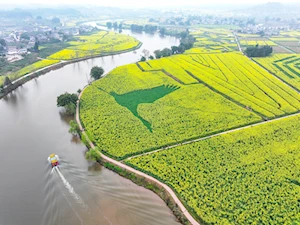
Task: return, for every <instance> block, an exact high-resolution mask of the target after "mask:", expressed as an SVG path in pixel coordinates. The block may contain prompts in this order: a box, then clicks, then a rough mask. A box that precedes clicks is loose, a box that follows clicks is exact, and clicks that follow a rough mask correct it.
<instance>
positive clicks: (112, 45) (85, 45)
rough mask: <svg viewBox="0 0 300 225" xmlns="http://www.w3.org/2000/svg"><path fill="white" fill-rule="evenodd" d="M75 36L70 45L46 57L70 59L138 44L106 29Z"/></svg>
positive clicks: (129, 38) (127, 48)
mask: <svg viewBox="0 0 300 225" xmlns="http://www.w3.org/2000/svg"><path fill="white" fill-rule="evenodd" d="M77 38H78V39H79V40H78V41H72V42H69V44H70V45H71V46H70V47H68V48H66V49H63V50H61V51H59V52H57V53H55V54H53V55H50V56H49V57H48V58H49V59H59V60H71V59H77V58H83V57H88V56H94V55H101V54H107V53H115V52H120V51H124V50H129V49H133V48H135V47H137V46H138V45H139V44H140V42H139V41H138V40H136V39H134V38H133V37H131V36H128V35H123V34H117V33H114V32H107V31H100V32H99V33H96V34H93V35H90V36H78V37H77Z"/></svg>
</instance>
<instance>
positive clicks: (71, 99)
mask: <svg viewBox="0 0 300 225" xmlns="http://www.w3.org/2000/svg"><path fill="white" fill-rule="evenodd" d="M77 100H78V96H77V95H76V94H69V93H67V92H66V93H65V94H62V95H60V96H58V97H57V106H61V107H64V108H65V110H66V113H67V114H69V115H75V113H76V102H77Z"/></svg>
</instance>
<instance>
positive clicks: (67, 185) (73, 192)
mask: <svg viewBox="0 0 300 225" xmlns="http://www.w3.org/2000/svg"><path fill="white" fill-rule="evenodd" d="M54 170H55V171H56V172H57V174H58V176H59V177H60V179H61V180H62V181H63V183H64V185H65V187H66V188H67V189H68V191H69V193H70V194H71V195H72V196H73V197H74V198H75V199H76V201H77V202H78V203H79V204H81V205H82V206H83V207H84V208H85V209H86V210H88V206H87V205H86V204H85V203H84V201H83V200H82V199H81V198H80V196H79V195H78V194H77V193H76V192H75V191H74V188H73V187H72V185H71V184H70V183H69V182H68V181H67V179H66V178H65V177H64V175H63V174H62V173H61V172H60V170H59V168H58V167H53V169H52V171H51V173H52V172H53V171H54Z"/></svg>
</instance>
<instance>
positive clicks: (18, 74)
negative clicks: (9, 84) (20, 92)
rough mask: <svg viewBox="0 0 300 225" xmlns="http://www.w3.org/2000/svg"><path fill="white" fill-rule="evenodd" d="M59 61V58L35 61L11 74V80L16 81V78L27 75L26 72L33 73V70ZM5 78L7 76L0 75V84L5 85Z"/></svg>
mask: <svg viewBox="0 0 300 225" xmlns="http://www.w3.org/2000/svg"><path fill="white" fill-rule="evenodd" d="M58 62H59V60H47V59H46V60H40V61H38V62H36V63H33V64H31V65H29V66H26V67H24V68H23V69H21V70H18V71H17V72H14V73H11V74H9V75H8V77H9V79H10V80H11V81H14V80H16V79H18V78H20V77H22V76H24V75H26V74H29V73H32V72H34V71H36V70H38V69H41V68H44V67H47V66H50V65H53V64H56V63H58ZM4 80H5V77H4V76H0V85H3V83H4Z"/></svg>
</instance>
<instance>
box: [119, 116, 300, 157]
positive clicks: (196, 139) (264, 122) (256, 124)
mask: <svg viewBox="0 0 300 225" xmlns="http://www.w3.org/2000/svg"><path fill="white" fill-rule="evenodd" d="M298 115H300V112H297V113H294V114H290V115H287V116H282V117H279V118H275V119H271V120H268V121H262V122H258V123H255V124H251V125H247V126H243V127H239V128H235V129H232V130H227V131H224V132H220V133H217V134H212V135H208V136H205V137H201V138H195V139H192V140H189V141H185V142H181V143H177V144H174V145H170V146H167V147H163V148H158V149H155V150H153V151H149V152H145V153H142V154H139V155H134V156H131V157H128V158H126V159H123V160H122V161H121V162H124V161H126V160H130V159H134V158H137V157H141V156H145V155H150V154H153V153H156V152H160V151H164V150H168V149H171V148H176V147H178V146H182V145H188V144H191V143H195V142H199V141H203V140H206V139H209V138H213V137H217V136H220V135H223V134H229V133H233V132H236V131H240V130H245V129H248V128H252V127H256V126H260V125H263V124H266V123H272V122H274V121H278V120H282V119H287V118H290V117H294V116H298Z"/></svg>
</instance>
